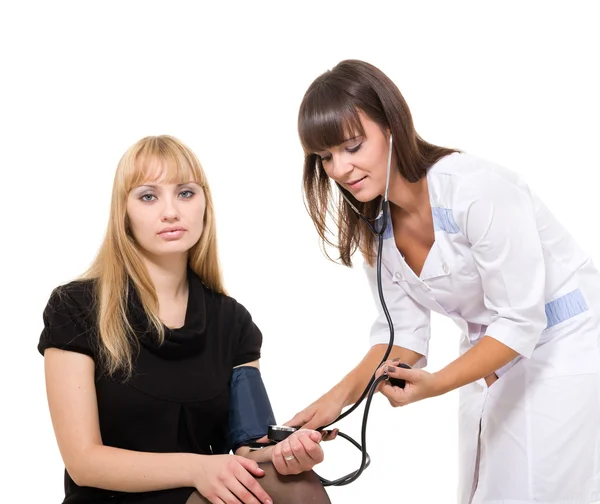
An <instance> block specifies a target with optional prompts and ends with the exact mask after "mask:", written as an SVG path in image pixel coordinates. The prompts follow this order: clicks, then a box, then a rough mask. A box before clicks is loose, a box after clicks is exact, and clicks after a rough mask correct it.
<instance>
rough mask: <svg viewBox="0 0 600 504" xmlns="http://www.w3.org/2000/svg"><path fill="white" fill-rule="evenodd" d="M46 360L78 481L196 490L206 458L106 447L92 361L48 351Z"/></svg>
mask: <svg viewBox="0 0 600 504" xmlns="http://www.w3.org/2000/svg"><path fill="white" fill-rule="evenodd" d="M44 362H45V374H46V391H47V395H48V405H49V407H50V415H51V418H52V424H53V426H54V432H55V434H56V439H57V442H58V447H59V449H60V453H61V455H62V458H63V461H64V463H65V467H66V469H67V471H68V472H69V474H70V476H71V478H73V480H74V481H75V483H77V484H78V485H80V486H91V487H96V488H104V489H110V490H116V491H124V492H144V491H152V490H161V489H168V488H177V487H194V486H196V485H195V480H197V478H198V471H199V468H200V467H201V465H202V464H201V462H202V460H201V459H203V458H206V457H207V456H204V455H196V454H191V453H144V452H136V451H130V450H123V449H120V448H113V447H109V446H104V445H103V444H102V439H101V436H100V426H99V421H98V406H97V400H96V388H95V385H94V361H93V360H92V359H91V358H90V357H88V356H87V355H83V354H79V353H76V352H69V351H63V350H58V349H55V348H49V349H47V350H46V351H45V353H44Z"/></svg>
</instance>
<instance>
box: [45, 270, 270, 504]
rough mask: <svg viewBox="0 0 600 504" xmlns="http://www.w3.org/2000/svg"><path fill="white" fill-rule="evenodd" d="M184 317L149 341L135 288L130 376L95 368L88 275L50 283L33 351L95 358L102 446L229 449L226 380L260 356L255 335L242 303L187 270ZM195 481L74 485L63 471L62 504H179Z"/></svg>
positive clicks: (131, 298) (257, 333) (211, 451)
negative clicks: (132, 486) (170, 485)
mask: <svg viewBox="0 0 600 504" xmlns="http://www.w3.org/2000/svg"><path fill="white" fill-rule="evenodd" d="M188 278H189V296H188V306H187V312H186V316H185V324H184V326H183V327H182V328H180V329H173V330H171V329H167V328H165V329H166V335H165V336H166V340H165V343H164V344H163V345H162V346H158V345H157V344H156V343H155V338H153V335H152V333H151V332H149V329H148V327H149V324H148V320H147V317H146V316H145V314H144V312H143V309H142V307H141V304H140V301H139V298H138V296H137V294H136V293H135V290H134V289H130V292H131V294H130V296H129V299H128V312H129V320H130V322H131V324H132V326H133V328H134V330H135V331H136V334H137V336H138V339H139V341H140V352H139V354H138V355H137V357H136V358H135V360H134V373H133V376H132V378H130V379H129V380H128V381H125V382H124V381H123V380H122V378H121V377H120V376H114V377H109V376H107V375H106V373H104V372H103V370H102V369H101V366H99V365H98V364H99V360H98V335H97V331H96V312H95V310H94V306H93V289H94V282H93V281H77V282H72V283H70V284H67V285H65V286H62V287H60V288H58V289H56V290H55V291H54V292H53V293H52V295H51V297H50V300H49V301H48V305H47V306H46V309H45V311H44V330H43V331H42V334H41V337H40V342H39V345H38V350H39V351H40V352H41V353H42V354H43V353H44V350H45V349H46V348H49V347H55V348H61V349H65V350H70V351H74V352H80V353H83V354H86V355H89V356H90V357H92V358H93V359H94V361H95V362H96V376H95V379H96V393H97V396H98V412H99V417H100V430H101V434H102V441H103V443H104V445H107V446H114V447H118V448H124V449H128V450H136V451H143V452H159V453H168V452H188V453H199V454H204V455H209V454H217V453H228V452H229V447H228V446H227V442H226V434H227V419H228V400H229V382H230V378H231V373H232V369H233V367H234V366H237V365H240V364H244V363H246V362H250V361H254V360H257V359H258V358H259V357H260V347H261V344H262V335H261V333H260V331H259V329H258V328H257V327H256V325H255V324H254V323H253V322H252V318H251V317H250V314H249V313H248V311H247V310H246V309H245V308H244V307H243V306H242V305H241V304H239V303H237V302H236V301H235V300H234V299H233V298H231V297H228V296H224V295H221V294H217V293H215V292H214V291H212V290H210V289H208V288H207V287H206V286H204V285H203V283H202V282H201V280H200V279H199V278H198V276H197V275H196V274H195V273H193V272H192V271H189V273H188ZM193 490H194V489H193V488H179V489H174V490H164V491H156V492H144V493H125V492H114V491H109V490H101V489H97V488H90V487H80V486H78V485H76V484H75V482H74V481H73V480H72V479H71V477H70V476H69V474H68V473H67V471H66V470H65V500H64V501H63V502H64V504H79V503H105V502H106V503H112V504H117V503H120V502H122V503H137V504H184V503H185V501H186V500H187V498H188V497H189V495H190V494H191V493H192V492H193Z"/></svg>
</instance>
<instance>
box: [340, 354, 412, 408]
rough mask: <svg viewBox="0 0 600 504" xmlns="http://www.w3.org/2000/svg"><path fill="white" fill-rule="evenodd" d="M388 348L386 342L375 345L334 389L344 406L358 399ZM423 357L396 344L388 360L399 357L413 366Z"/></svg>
mask: <svg viewBox="0 0 600 504" xmlns="http://www.w3.org/2000/svg"><path fill="white" fill-rule="evenodd" d="M386 349H387V345H384V344H381V345H373V346H372V347H371V349H370V350H369V352H368V353H367V355H365V357H364V358H363V359H362V361H361V362H360V363H359V364H358V366H356V367H355V368H354V369H353V370H352V371H350V373H348V374H347V375H346V376H345V377H344V378H343V379H342V381H341V382H340V383H338V384H337V385H336V386H335V387H334V388H333V389H332V393H336V394H339V395H340V397H341V398H343V400H344V406H349V405H350V404H354V403H355V402H356V401H358V399H359V397H360V395H361V394H362V392H363V391H364V389H365V387H366V386H367V384H368V383H369V380H370V379H371V376H373V373H375V370H376V368H377V366H378V365H379V363H380V362H381V359H382V358H383V355H384V354H385V351H386ZM421 357H423V356H422V355H421V354H418V353H417V352H413V351H412V350H407V349H406V348H403V347H399V346H395V345H394V346H393V347H392V350H391V352H390V355H389V356H388V360H391V359H396V358H398V359H400V361H401V362H404V363H406V364H408V365H409V366H411V367H412V366H414V365H415V364H416V363H417V362H418V361H419V359H421Z"/></svg>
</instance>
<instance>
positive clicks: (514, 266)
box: [455, 172, 546, 356]
mask: <svg viewBox="0 0 600 504" xmlns="http://www.w3.org/2000/svg"><path fill="white" fill-rule="evenodd" d="M455 216H456V220H457V224H458V225H459V227H460V228H461V229H462V231H463V233H464V234H465V236H466V238H467V240H468V241H469V243H470V244H471V253H472V255H473V259H474V260H475V264H476V267H477V270H478V272H479V275H480V277H481V282H482V287H483V293H484V303H485V305H486V308H488V309H489V310H491V311H492V312H495V313H496V315H495V317H494V318H493V322H492V324H490V325H489V327H488V331H487V332H486V334H487V335H488V336H491V337H493V338H495V339H497V340H499V341H501V342H502V343H504V344H505V345H507V346H509V347H511V348H512V349H513V350H515V351H517V352H518V353H520V354H522V355H525V356H528V355H530V354H531V352H532V351H533V348H534V347H535V344H536V342H537V340H538V339H539V336H540V334H541V332H542V331H543V329H544V328H545V326H546V315H545V309H544V293H545V277H546V271H545V263H544V254H543V250H542V245H541V240H540V236H539V231H538V228H537V220H536V212H535V206H534V202H533V199H532V197H531V194H530V193H529V191H528V189H527V187H526V186H524V184H522V183H520V182H518V181H517V180H514V181H513V180H510V179H509V178H507V177H506V176H502V175H499V174H496V173H495V172H491V173H485V174H480V175H474V176H472V177H470V178H469V179H467V180H466V181H464V182H463V184H462V186H461V187H460V188H459V190H458V192H457V212H456V213H455Z"/></svg>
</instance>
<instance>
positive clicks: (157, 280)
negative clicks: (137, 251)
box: [144, 254, 188, 299]
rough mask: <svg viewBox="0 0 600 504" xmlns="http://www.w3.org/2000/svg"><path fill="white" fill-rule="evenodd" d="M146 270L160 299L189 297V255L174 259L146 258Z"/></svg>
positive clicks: (170, 257)
mask: <svg viewBox="0 0 600 504" xmlns="http://www.w3.org/2000/svg"><path fill="white" fill-rule="evenodd" d="M144 262H145V264H146V269H147V270H148V274H149V275H150V278H151V279H152V283H153V284H154V288H155V289H156V295H157V296H158V298H159V299H177V298H179V297H182V296H186V295H187V290H188V281H187V263H188V257H187V254H185V255H181V256H177V257H173V256H169V257H166V258H164V257H161V258H156V257H147V256H146V257H144Z"/></svg>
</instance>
